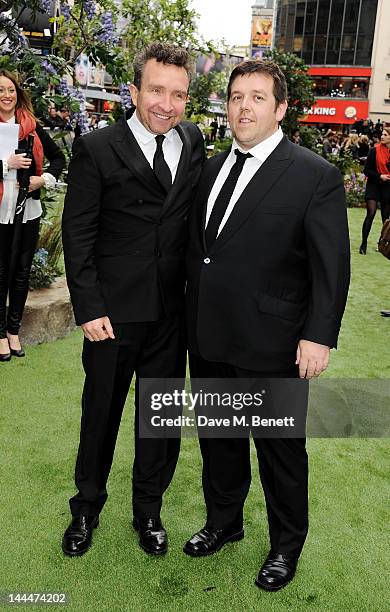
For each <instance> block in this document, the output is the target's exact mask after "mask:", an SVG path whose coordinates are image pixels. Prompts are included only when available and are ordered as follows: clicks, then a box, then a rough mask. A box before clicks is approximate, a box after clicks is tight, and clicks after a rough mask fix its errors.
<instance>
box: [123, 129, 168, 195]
mask: <svg viewBox="0 0 390 612" xmlns="http://www.w3.org/2000/svg"><path fill="white" fill-rule="evenodd" d="M116 127H117V130H116V136H115V138H114V140H113V142H112V143H111V144H112V147H113V148H114V150H115V152H116V153H117V155H118V156H119V157H120V158H121V160H122V161H123V163H124V164H125V165H126V166H127V167H128V168H129V169H130V170H131V171H132V172H135V173H136V175H137V177H138V178H139V180H140V181H142V183H143V184H144V185H145V186H146V187H147V188H148V190H149V191H152V192H154V193H155V194H156V195H158V196H160V197H161V192H162V187H161V186H160V183H159V182H158V180H157V178H156V176H155V175H154V172H153V170H152V168H151V167H150V164H149V162H148V160H147V159H146V157H145V155H144V154H143V152H142V149H141V147H140V146H139V145H138V142H137V140H136V139H135V137H134V135H133V132H132V131H131V129H130V128H129V126H128V124H127V121H125V120H124V119H120V120H119V121H118V123H117V124H116Z"/></svg>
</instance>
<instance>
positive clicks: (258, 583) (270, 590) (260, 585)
mask: <svg viewBox="0 0 390 612" xmlns="http://www.w3.org/2000/svg"><path fill="white" fill-rule="evenodd" d="M294 576H295V574H294ZM294 576H292V578H290V580H289V581H288V582H286V584H282V585H281V586H278V587H271V586H265V585H264V584H262V583H261V582H259V581H258V580H257V578H256V580H255V585H256V586H257V587H259V589H263V591H268V592H269V593H274V592H275V591H280V590H281V589H284V588H285V587H286V586H288V585H289V584H290V582H291V581H292V579H293V578H294Z"/></svg>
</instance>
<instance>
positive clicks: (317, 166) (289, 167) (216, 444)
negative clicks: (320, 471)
mask: <svg viewBox="0 0 390 612" xmlns="http://www.w3.org/2000/svg"><path fill="white" fill-rule="evenodd" d="M227 108H228V119H229V123H230V127H231V129H232V133H233V136H234V140H233V145H232V148H231V150H230V151H227V152H225V153H222V154H220V155H217V156H215V157H213V158H211V159H210V160H209V161H208V162H206V164H205V166H204V169H203V172H202V175H201V179H200V187H199V190H198V193H197V196H196V198H195V204H194V207H193V209H192V213H191V218H190V222H189V228H190V245H189V251H188V256H187V268H188V270H187V273H188V285H187V298H186V299H187V310H188V313H187V314H188V333H189V348H190V367H191V376H192V377H193V378H232V379H240V378H241V379H245V378H248V379H249V378H259V379H261V378H298V377H301V378H306V379H310V378H312V377H313V376H318V375H319V374H321V372H322V371H323V370H325V369H326V367H327V365H328V359H329V352H330V348H331V347H336V344H337V337H338V333H339V327H340V323H341V318H342V315H343V311H344V307H345V302H346V297H347V291H348V284H349V239H348V226H347V216H346V206H345V197H344V188H343V181H342V177H341V175H340V173H339V171H338V170H337V169H336V168H335V167H334V166H332V165H331V164H329V163H328V162H327V161H325V160H324V159H322V158H320V157H319V156H318V155H316V154H314V153H312V152H311V151H309V150H307V149H305V148H304V147H299V146H297V145H294V144H292V143H291V142H290V141H289V140H288V139H287V138H286V136H284V135H283V133H282V130H281V129H280V127H279V122H280V121H281V120H282V119H283V117H284V114H285V112H286V109H287V87H286V81H285V77H284V75H283V73H282V72H281V71H280V69H279V67H278V66H277V65H276V64H274V63H273V62H270V61H262V60H248V61H245V62H243V63H241V64H240V65H238V66H237V67H236V68H235V69H234V70H233V72H232V74H231V77H230V81H229V86H228V103H227ZM282 383H283V381H280V384H282ZM298 384H299V383H298ZM302 384H305V383H302ZM278 385H279V383H278ZM302 409H304V410H306V409H307V406H302ZM255 445H256V449H257V452H258V460H259V468H260V476H261V481H262V485H263V489H264V494H265V501H266V507H267V513H268V522H269V534H270V541H271V551H270V553H269V555H268V557H267V559H266V561H265V563H264V564H263V566H262V568H261V570H260V573H259V575H258V577H257V580H256V584H257V585H258V586H259V587H261V588H264V589H266V590H269V591H276V590H278V589H280V588H282V587H283V586H285V585H286V584H287V583H288V582H289V581H290V580H291V579H292V578H293V576H294V573H295V569H296V565H297V560H298V557H299V555H300V552H301V550H302V547H303V544H304V541H305V537H306V534H307V528H308V503H307V477H308V468H307V455H306V450H305V439H304V438H293V439H292V438H288V437H285V438H283V439H281V438H278V439H275V438H273V439H271V438H267V439H265V438H263V439H261V438H259V437H256V438H255ZM200 448H201V452H202V457H203V489H204V496H205V502H206V508H207V521H206V525H205V527H204V529H201V530H200V531H199V532H197V533H196V534H195V535H194V536H193V537H192V538H191V539H190V540H189V541H188V542H187V543H186V545H185V547H184V551H185V552H186V553H187V554H189V555H192V556H202V555H208V554H211V553H214V552H216V551H217V550H219V549H220V548H221V547H222V546H223V545H224V544H225V543H226V542H229V541H234V540H239V539H241V538H242V537H243V535H244V531H243V506H244V502H245V498H246V495H247V493H248V490H249V485H250V459H249V437H247V438H241V439H226V438H225V439H223V438H220V439H215V438H214V439H207V438H200Z"/></svg>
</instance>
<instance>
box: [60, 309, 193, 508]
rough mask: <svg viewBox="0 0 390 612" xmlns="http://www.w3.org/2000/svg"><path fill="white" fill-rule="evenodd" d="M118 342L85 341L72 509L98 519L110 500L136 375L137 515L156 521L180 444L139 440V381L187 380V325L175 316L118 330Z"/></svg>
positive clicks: (176, 442)
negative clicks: (113, 471)
mask: <svg viewBox="0 0 390 612" xmlns="http://www.w3.org/2000/svg"><path fill="white" fill-rule="evenodd" d="M113 328H114V334H115V340H104V341H100V342H90V341H89V340H87V339H84V349H83V366H84V370H85V384H84V390H83V397H82V417H81V431H80V445H79V450H78V455H77V461H76V470H75V482H76V487H77V488H78V493H77V494H76V495H75V496H74V497H72V498H71V499H70V509H71V512H72V514H73V515H74V516H76V515H78V514H99V513H100V511H101V510H102V508H103V506H104V504H105V502H106V500H107V489H106V485H107V479H108V476H109V473H110V469H111V465H112V460H113V456H114V450H115V443H116V439H117V435H118V430H119V425H120V421H121V417H122V411H123V407H124V404H125V402H126V397H127V394H128V391H129V387H130V384H131V380H132V378H133V375H134V373H135V374H136V394H135V395H136V396H135V428H134V429H135V457H134V464H133V512H134V516H137V517H138V518H149V517H151V518H157V517H158V516H159V514H160V509H161V505H162V496H163V493H164V491H165V490H166V489H167V487H168V485H169V483H170V482H171V480H172V477H173V474H174V471H175V468H176V463H177V459H178V456H179V450H180V439H176V438H175V439H148V438H141V437H140V436H139V435H138V410H139V401H138V398H139V381H140V379H142V378H182V377H183V378H184V376H185V368H186V353H185V339H184V323H183V319H182V317H181V316H179V315H176V316H173V317H170V318H166V319H163V320H160V321H156V322H150V323H125V324H117V325H115V324H114V325H113Z"/></svg>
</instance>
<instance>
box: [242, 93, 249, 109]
mask: <svg viewBox="0 0 390 612" xmlns="http://www.w3.org/2000/svg"><path fill="white" fill-rule="evenodd" d="M248 109H249V96H243V97H242V100H241V104H240V110H241V111H244V110H248Z"/></svg>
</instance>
